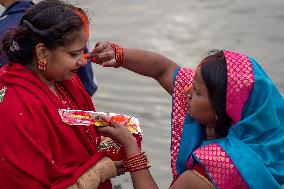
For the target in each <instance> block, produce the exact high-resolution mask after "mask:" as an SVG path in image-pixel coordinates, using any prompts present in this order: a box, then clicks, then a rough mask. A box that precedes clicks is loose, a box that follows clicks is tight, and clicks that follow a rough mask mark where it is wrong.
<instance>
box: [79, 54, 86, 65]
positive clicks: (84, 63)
mask: <svg viewBox="0 0 284 189" xmlns="http://www.w3.org/2000/svg"><path fill="white" fill-rule="evenodd" d="M87 63H88V60H87V59H86V58H85V54H83V53H82V55H81V56H80V57H79V58H78V60H77V65H78V66H84V65H86V64H87Z"/></svg>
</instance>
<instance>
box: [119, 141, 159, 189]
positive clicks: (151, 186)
mask: <svg viewBox="0 0 284 189" xmlns="http://www.w3.org/2000/svg"><path fill="white" fill-rule="evenodd" d="M125 153H126V157H127V158H130V157H133V156H134V155H137V154H139V153H141V151H140V149H139V147H138V146H137V143H136V142H135V139H133V142H129V143H128V145H127V146H125ZM130 175H131V179H132V183H133V187H134V189H145V188H147V189H158V186H157V184H156V183H155V181H154V179H153V177H152V175H151V173H150V171H149V169H148V168H147V169H141V170H138V171H131V172H130Z"/></svg>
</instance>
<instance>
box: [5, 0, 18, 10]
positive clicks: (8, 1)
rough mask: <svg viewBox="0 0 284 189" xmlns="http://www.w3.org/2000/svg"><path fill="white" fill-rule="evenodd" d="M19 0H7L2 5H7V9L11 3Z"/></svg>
mask: <svg viewBox="0 0 284 189" xmlns="http://www.w3.org/2000/svg"><path fill="white" fill-rule="evenodd" d="M16 1H18V0H7V1H4V2H2V3H1V5H2V6H3V7H5V9H7V8H8V7H9V6H10V5H12V4H13V3H15V2H16Z"/></svg>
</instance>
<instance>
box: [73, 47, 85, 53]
mask: <svg viewBox="0 0 284 189" xmlns="http://www.w3.org/2000/svg"><path fill="white" fill-rule="evenodd" d="M84 49H85V47H83V48H81V49H78V50H70V52H80V51H82V50H84Z"/></svg>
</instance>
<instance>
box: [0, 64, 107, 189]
mask: <svg viewBox="0 0 284 189" xmlns="http://www.w3.org/2000/svg"><path fill="white" fill-rule="evenodd" d="M3 86H6V87H7V89H6V94H5V96H4V97H3V101H2V102H0V188H1V189H5V188H9V189H14V188H29V189H35V188H64V187H67V186H69V185H72V184H73V183H75V182H76V180H77V178H78V177H79V176H80V175H82V174H83V173H84V172H85V171H86V170H88V169H89V168H90V167H91V166H92V165H94V164H95V163H96V162H97V161H98V160H100V159H101V158H102V157H103V156H104V154H103V153H101V152H97V150H96V149H97V144H96V142H95V143H91V142H90V140H89V138H88V136H87V134H86V131H85V130H84V128H83V127H82V126H81V127H80V126H73V127H72V126H68V125H66V124H64V123H62V121H61V119H60V115H59V113H58V111H57V110H58V109H59V108H64V105H63V104H62V102H61V101H60V100H59V99H58V98H57V96H56V95H54V94H53V93H52V92H51V91H50V90H49V88H48V87H47V86H46V85H45V84H43V83H42V82H41V81H40V80H39V79H38V77H37V76H36V75H35V74H33V73H32V72H31V71H30V70H28V69H26V68H25V67H24V66H22V65H20V64H8V65H6V66H4V67H3V68H2V69H1V70H0V89H2V87H3ZM63 86H64V88H65V89H66V90H68V91H69V92H70V93H69V94H70V95H71V96H72V97H73V99H75V103H76V104H77V106H78V107H79V108H80V109H82V110H94V107H93V103H92V101H91V98H90V97H89V95H88V94H87V93H86V92H85V90H84V87H83V86H82V84H81V83H80V81H79V80H78V78H77V77H74V78H73V79H72V80H69V81H64V82H63ZM89 132H91V135H92V136H93V137H96V133H95V130H94V128H90V129H89ZM95 141H96V140H95ZM100 188H103V189H107V188H111V183H110V181H109V180H108V181H107V182H106V183H105V184H101V186H100Z"/></svg>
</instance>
